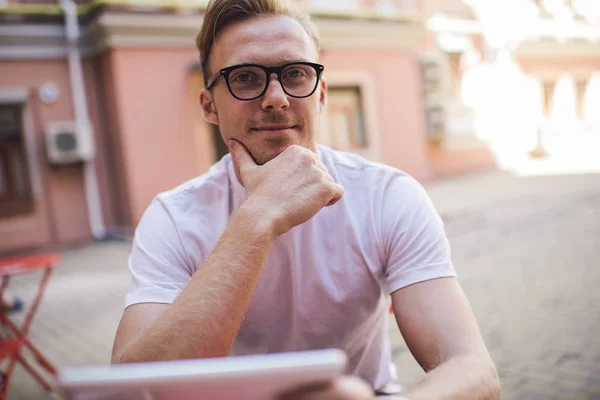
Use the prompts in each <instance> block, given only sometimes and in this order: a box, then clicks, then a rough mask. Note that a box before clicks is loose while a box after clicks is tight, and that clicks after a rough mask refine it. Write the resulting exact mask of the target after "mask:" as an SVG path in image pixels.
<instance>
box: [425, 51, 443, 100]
mask: <svg viewBox="0 0 600 400" xmlns="http://www.w3.org/2000/svg"><path fill="white" fill-rule="evenodd" d="M420 61H421V79H422V82H423V90H424V91H425V93H438V92H443V91H445V90H446V89H447V88H448V87H449V83H450V66H449V64H448V61H447V59H446V57H445V56H444V55H442V54H438V53H426V54H423V55H421V60H420Z"/></svg>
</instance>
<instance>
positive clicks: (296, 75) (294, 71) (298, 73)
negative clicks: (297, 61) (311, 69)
mask: <svg viewBox="0 0 600 400" xmlns="http://www.w3.org/2000/svg"><path fill="white" fill-rule="evenodd" d="M285 74H286V75H287V76H288V77H289V78H300V77H303V76H305V75H306V74H305V73H304V71H303V70H301V69H299V68H298V69H292V70H290V71H287V72H286V73H285Z"/></svg>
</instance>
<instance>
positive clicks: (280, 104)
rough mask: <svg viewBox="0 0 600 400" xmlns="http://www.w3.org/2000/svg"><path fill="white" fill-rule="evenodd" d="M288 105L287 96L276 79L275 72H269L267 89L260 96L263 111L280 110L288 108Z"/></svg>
mask: <svg viewBox="0 0 600 400" xmlns="http://www.w3.org/2000/svg"><path fill="white" fill-rule="evenodd" d="M289 105H290V103H289V101H288V97H287V95H286V94H285V92H284V91H283V86H281V83H280V82H279V79H277V74H271V77H270V79H269V85H268V86H267V91H266V92H265V94H264V96H263V98H262V104H261V106H262V109H263V110H265V111H266V110H270V111H273V110H282V109H286V108H288V107H289Z"/></svg>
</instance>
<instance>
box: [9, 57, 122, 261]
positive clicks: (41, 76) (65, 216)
mask: <svg viewBox="0 0 600 400" xmlns="http://www.w3.org/2000/svg"><path fill="white" fill-rule="evenodd" d="M85 75H86V78H87V81H88V82H87V86H88V87H90V88H91V90H88V92H87V98H88V102H89V106H90V107H89V108H90V118H91V120H92V122H94V123H95V124H94V125H95V126H96V133H97V134H96V148H97V156H96V160H95V162H96V165H97V167H98V170H99V171H100V172H99V173H100V178H101V179H100V182H99V184H100V190H101V196H102V203H103V205H104V209H103V211H104V216H105V220H106V222H107V224H109V225H110V224H114V222H115V218H114V213H113V207H111V206H110V201H109V200H110V193H109V185H108V180H109V177H108V175H107V174H106V172H105V171H106V170H105V169H103V166H105V164H106V162H107V160H106V148H105V146H103V145H102V136H101V132H98V129H97V126H98V122H99V119H100V118H101V117H100V115H99V114H98V109H99V107H98V105H99V101H98V100H99V99H98V97H97V96H96V90H95V89H96V88H95V86H94V82H95V81H96V80H95V77H94V76H93V71H92V70H91V62H87V63H86V64H85ZM46 82H54V83H55V84H56V86H57V87H58V89H59V93H60V94H59V98H58V100H57V102H56V103H54V104H44V103H42V102H41V101H40V100H39V97H38V95H37V93H38V90H39V88H40V87H41V86H42V85H43V84H44V83H46ZM0 88H1V89H2V90H10V89H19V90H23V89H25V90H28V91H29V92H30V101H29V102H28V103H27V105H26V108H25V111H26V117H25V118H26V119H29V121H30V122H31V129H29V124H28V123H26V124H25V127H26V129H28V131H27V132H26V134H28V135H32V136H33V137H34V141H35V154H36V159H35V160H33V163H32V164H33V165H34V166H35V167H34V168H35V170H36V171H30V175H31V177H30V178H31V180H32V185H33V187H34V188H35V187H37V188H38V190H37V191H35V190H34V192H35V193H36V194H35V195H34V197H35V208H34V212H33V213H32V214H23V215H18V216H15V217H11V218H6V219H2V220H0V252H6V251H9V250H10V251H14V250H18V249H26V248H31V247H36V246H43V245H48V244H50V243H56V244H60V243H73V242H78V241H85V240H89V239H90V238H91V233H90V228H89V223H88V214H87V201H86V198H85V192H84V187H83V168H82V166H81V165H79V164H73V165H64V166H60V167H52V166H50V165H49V163H48V161H47V157H46V150H45V137H44V131H45V129H46V126H47V124H48V123H49V122H54V121H70V120H73V119H74V114H73V103H72V97H71V88H70V83H69V74H68V68H67V63H66V61H40V60H36V61H4V62H2V63H0Z"/></svg>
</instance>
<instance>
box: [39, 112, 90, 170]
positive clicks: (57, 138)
mask: <svg viewBox="0 0 600 400" xmlns="http://www.w3.org/2000/svg"><path fill="white" fill-rule="evenodd" d="M46 152H47V154H48V160H49V161H50V163H52V164H69V163H76V162H81V161H84V162H87V161H91V160H92V159H93V158H94V155H95V149H94V137H93V134H92V127H91V125H90V124H77V123H76V122H74V121H66V122H52V123H50V124H48V127H47V129H46Z"/></svg>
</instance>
